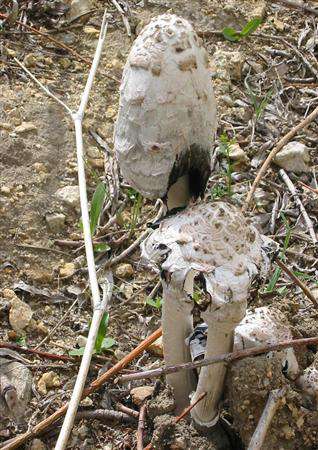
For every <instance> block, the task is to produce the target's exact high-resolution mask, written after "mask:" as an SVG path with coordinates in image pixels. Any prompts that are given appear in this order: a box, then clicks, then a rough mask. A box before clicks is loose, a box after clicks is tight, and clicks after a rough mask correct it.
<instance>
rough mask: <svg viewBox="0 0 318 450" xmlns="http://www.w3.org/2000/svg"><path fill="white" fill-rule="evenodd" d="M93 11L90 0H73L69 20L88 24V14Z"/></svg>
mask: <svg viewBox="0 0 318 450" xmlns="http://www.w3.org/2000/svg"><path fill="white" fill-rule="evenodd" d="M91 9H92V5H91V2H90V0H72V1H71V5H70V9H69V13H68V19H69V21H70V22H74V21H75V20H80V21H81V22H82V23H85V22H87V20H88V18H89V17H87V15H86V13H89V12H90V11H91Z"/></svg>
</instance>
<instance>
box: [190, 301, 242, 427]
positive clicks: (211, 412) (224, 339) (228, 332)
mask: <svg viewBox="0 0 318 450" xmlns="http://www.w3.org/2000/svg"><path fill="white" fill-rule="evenodd" d="M232 306H235V305H232ZM221 308H223V307H221ZM201 315H202V317H203V319H204V320H205V322H206V323H207V325H208V327H209V328H208V330H209V331H208V336H207V345H206V351H205V357H206V358H211V357H213V356H218V355H222V354H224V353H228V352H230V351H231V350H232V347H233V336H234V328H235V326H236V325H237V323H238V322H239V321H240V319H241V315H239V316H238V320H237V322H233V321H232V320H230V321H226V320H224V321H223V320H218V319H219V318H218V315H217V314H213V313H210V312H208V313H203V314H201ZM225 374H226V365H225V364H224V363H220V364H213V365H210V366H206V367H203V368H202V369H201V371H200V376H199V382H198V386H197V389H196V392H195V394H194V396H193V398H192V399H191V403H195V402H196V400H197V399H198V397H199V396H200V395H202V393H203V392H206V393H207V395H206V397H205V398H204V399H203V400H202V401H200V402H199V403H198V404H197V405H196V406H195V407H194V408H193V409H192V411H191V415H192V418H193V419H194V421H195V422H196V424H197V425H199V426H201V427H212V426H214V425H215V424H216V422H217V421H218V417H219V412H218V405H219V401H220V399H221V396H222V392H223V385H224V378H225Z"/></svg>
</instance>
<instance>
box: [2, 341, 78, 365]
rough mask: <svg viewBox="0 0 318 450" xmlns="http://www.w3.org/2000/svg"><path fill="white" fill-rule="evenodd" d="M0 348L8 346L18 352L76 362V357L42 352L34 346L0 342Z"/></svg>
mask: <svg viewBox="0 0 318 450" xmlns="http://www.w3.org/2000/svg"><path fill="white" fill-rule="evenodd" d="M0 348H9V349H11V350H15V351H16V352H19V353H24V354H31V355H37V356H40V357H41V358H47V359H53V360H57V361H69V362H73V363H76V359H74V358H72V357H71V356H67V355H56V354H54V353H48V352H42V351H40V350H35V349H34V348H23V347H21V346H20V345H16V344H10V343H9V342H0Z"/></svg>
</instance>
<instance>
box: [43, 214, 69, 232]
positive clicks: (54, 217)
mask: <svg viewBox="0 0 318 450" xmlns="http://www.w3.org/2000/svg"><path fill="white" fill-rule="evenodd" d="M65 219H66V217H65V215H64V214H59V213H55V214H47V215H46V216H45V220H46V223H47V225H48V227H49V229H50V230H51V231H53V232H55V233H58V232H60V231H62V230H63V229H64V228H65Z"/></svg>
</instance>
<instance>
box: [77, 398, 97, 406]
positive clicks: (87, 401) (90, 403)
mask: <svg viewBox="0 0 318 450" xmlns="http://www.w3.org/2000/svg"><path fill="white" fill-rule="evenodd" d="M80 404H81V406H93V404H94V402H93V400H92V399H91V398H90V397H85V398H83V400H81V403H80Z"/></svg>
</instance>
